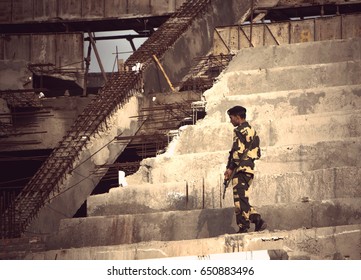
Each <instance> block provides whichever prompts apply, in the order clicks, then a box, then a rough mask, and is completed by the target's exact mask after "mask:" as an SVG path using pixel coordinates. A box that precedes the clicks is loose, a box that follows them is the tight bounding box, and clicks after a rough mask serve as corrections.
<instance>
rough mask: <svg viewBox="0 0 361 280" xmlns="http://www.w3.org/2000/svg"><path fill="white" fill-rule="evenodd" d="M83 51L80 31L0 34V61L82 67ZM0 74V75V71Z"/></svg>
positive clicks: (71, 67) (70, 67)
mask: <svg viewBox="0 0 361 280" xmlns="http://www.w3.org/2000/svg"><path fill="white" fill-rule="evenodd" d="M83 52H84V40H83V33H66V34H16V35H15V34H14V35H6V36H2V37H0V60H11V61H14V60H25V61H27V62H28V63H52V64H54V66H55V67H57V68H61V67H65V68H66V69H67V70H76V69H78V70H82V69H83V68H84V64H83V56H84V54H83ZM45 70H46V68H45ZM0 74H1V75H0V76H3V73H0Z"/></svg>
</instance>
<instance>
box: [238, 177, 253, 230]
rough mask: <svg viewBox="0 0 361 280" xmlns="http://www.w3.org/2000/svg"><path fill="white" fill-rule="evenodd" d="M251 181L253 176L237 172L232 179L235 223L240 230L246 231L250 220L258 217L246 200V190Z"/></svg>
mask: <svg viewBox="0 0 361 280" xmlns="http://www.w3.org/2000/svg"><path fill="white" fill-rule="evenodd" d="M252 181H253V174H249V173H245V172H238V173H236V174H235V176H234V177H233V179H232V186H233V201H234V210H235V214H236V223H237V225H238V226H239V227H240V228H242V229H248V228H249V225H250V220H251V222H253V217H255V215H259V214H258V213H257V211H256V210H255V209H254V208H253V207H252V206H251V205H250V203H249V198H248V189H249V187H250V185H251V183H252Z"/></svg>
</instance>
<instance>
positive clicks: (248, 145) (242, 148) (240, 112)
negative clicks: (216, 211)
mask: <svg viewBox="0 0 361 280" xmlns="http://www.w3.org/2000/svg"><path fill="white" fill-rule="evenodd" d="M227 113H228V115H229V117H230V121H231V123H232V125H233V126H234V127H235V129H234V135H233V145H232V149H231V151H230V152H229V158H228V163H227V169H226V171H225V172H224V179H225V180H231V181H230V185H231V186H232V188H233V200H234V207H235V214H236V223H237V225H238V226H239V231H238V233H245V232H247V231H248V229H249V227H250V222H252V223H254V224H255V231H262V230H265V229H266V227H267V224H266V222H265V221H264V220H263V219H262V218H261V215H260V214H259V213H257V211H256V210H255V209H254V208H253V207H252V206H251V205H250V203H249V198H248V189H249V187H250V185H251V183H252V180H253V177H254V161H255V160H256V159H259V158H260V157H261V150H260V147H259V144H260V141H259V137H258V135H257V134H256V131H255V130H254V128H252V127H251V126H250V125H249V123H248V122H247V121H246V108H244V107H242V106H235V107H233V108H230V109H229V110H228V111H227Z"/></svg>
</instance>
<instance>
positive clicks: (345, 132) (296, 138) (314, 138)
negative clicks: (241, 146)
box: [170, 110, 361, 155]
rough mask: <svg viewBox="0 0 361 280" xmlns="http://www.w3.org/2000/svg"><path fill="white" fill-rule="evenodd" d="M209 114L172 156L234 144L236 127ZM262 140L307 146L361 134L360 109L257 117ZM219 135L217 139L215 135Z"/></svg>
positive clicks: (186, 132) (180, 140)
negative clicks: (278, 116) (276, 117)
mask: <svg viewBox="0 0 361 280" xmlns="http://www.w3.org/2000/svg"><path fill="white" fill-rule="evenodd" d="M219 118H220V116H209V117H206V118H205V119H203V120H202V121H200V122H198V123H197V124H196V125H193V126H187V127H185V128H184V129H183V130H182V132H181V134H180V137H179V138H178V139H177V140H176V141H175V143H174V145H173V146H170V150H171V153H172V155H181V154H191V153H204V152H212V151H223V150H225V149H229V147H231V145H232V137H233V135H232V134H233V126H232V125H231V124H230V123H221V122H219ZM250 124H251V125H252V126H254V127H255V129H256V130H257V133H258V135H259V136H260V139H261V147H267V146H282V145H295V144H302V145H307V144H310V143H317V142H320V141H335V140H344V139H347V138H351V137H360V136H361V110H353V111H338V112H336V111H335V112H326V113H318V114H309V115H295V116H289V117H285V118H282V119H273V118H272V119H267V118H262V117H259V118H256V119H255V120H253V121H250ZM215 136H216V138H215Z"/></svg>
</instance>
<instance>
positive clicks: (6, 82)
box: [0, 60, 32, 90]
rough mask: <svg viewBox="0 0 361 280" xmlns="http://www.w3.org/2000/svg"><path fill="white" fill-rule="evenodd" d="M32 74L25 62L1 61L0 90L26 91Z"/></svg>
mask: <svg viewBox="0 0 361 280" xmlns="http://www.w3.org/2000/svg"><path fill="white" fill-rule="evenodd" d="M29 77H31V78H32V73H31V72H30V71H29V69H27V62H26V61H25V60H12V61H10V60H2V61H0V90H8V89H26V88H28V87H27V84H29V82H30V80H29Z"/></svg>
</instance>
